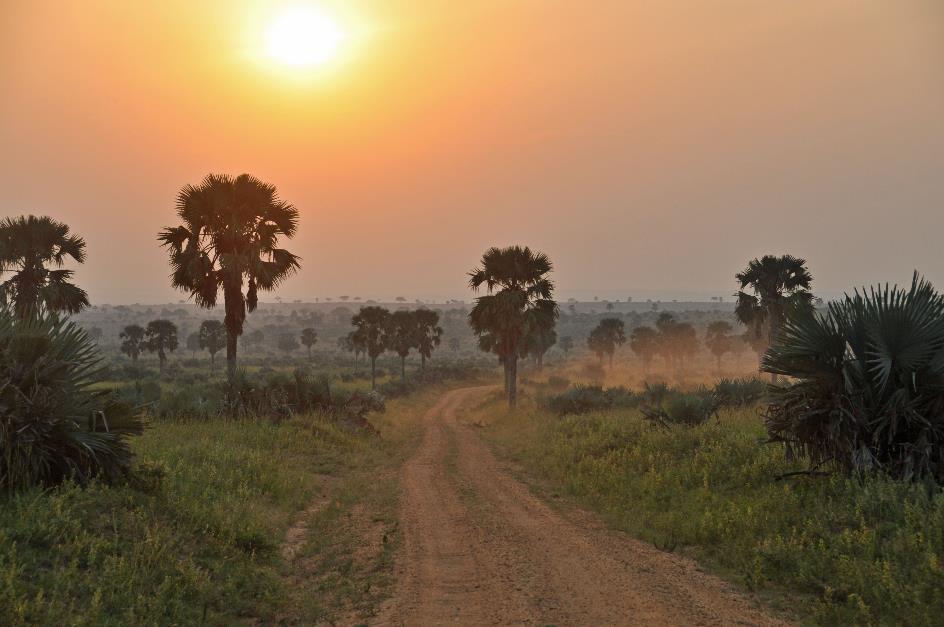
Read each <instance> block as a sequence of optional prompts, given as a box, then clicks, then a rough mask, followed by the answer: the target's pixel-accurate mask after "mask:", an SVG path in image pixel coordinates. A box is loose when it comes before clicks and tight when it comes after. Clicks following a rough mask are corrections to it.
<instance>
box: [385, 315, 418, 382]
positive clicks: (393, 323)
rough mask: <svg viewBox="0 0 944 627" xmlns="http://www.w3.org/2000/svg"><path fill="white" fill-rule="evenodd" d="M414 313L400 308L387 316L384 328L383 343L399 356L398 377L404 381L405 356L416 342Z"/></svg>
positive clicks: (407, 355) (414, 346)
mask: <svg viewBox="0 0 944 627" xmlns="http://www.w3.org/2000/svg"><path fill="white" fill-rule="evenodd" d="M417 335H418V333H417V331H416V315H415V313H414V312H412V311H407V310H405V309H401V310H399V311H394V312H393V313H391V314H390V315H389V316H388V317H387V326H386V329H384V344H385V345H386V347H387V350H391V351H393V352H395V353H396V354H397V355H399V356H400V378H401V379H402V380H404V381H406V358H407V357H409V355H410V350H411V349H413V348H416V344H417Z"/></svg>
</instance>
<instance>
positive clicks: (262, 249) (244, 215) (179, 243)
mask: <svg viewBox="0 0 944 627" xmlns="http://www.w3.org/2000/svg"><path fill="white" fill-rule="evenodd" d="M177 215H178V216H179V217H180V219H181V220H182V221H183V224H181V225H180V226H176V227H168V228H166V229H164V230H163V231H162V232H161V233H160V234H159V235H158V240H159V241H160V242H161V245H162V246H166V247H167V248H168V249H169V251H170V264H171V267H172V268H173V270H174V272H173V274H172V278H171V284H172V285H173V286H174V287H175V288H178V289H181V290H185V291H189V292H190V295H191V296H192V297H193V298H194V299H195V300H196V303H197V304H198V305H200V306H201V307H205V308H207V309H209V308H212V307H215V306H216V302H217V296H218V293H219V291H220V289H222V290H223V302H224V308H225V310H226V317H225V319H224V324H225V325H226V365H227V369H228V372H229V376H230V378H232V377H233V375H234V374H235V372H236V347H237V340H238V338H239V336H240V335H242V332H243V324H244V323H245V321H246V314H247V312H252V311H254V310H255V309H256V306H257V305H258V302H259V300H258V293H259V291H260V290H262V291H271V290H274V289H275V288H277V287H278V286H279V285H280V284H281V283H282V282H283V281H284V280H285V279H286V278H287V277H289V276H291V275H292V274H293V273H294V272H295V271H296V270H298V268H299V267H300V265H299V258H298V257H297V256H296V255H294V254H292V253H290V252H289V251H288V250H285V249H284V248H279V247H278V244H279V238H280V237H281V236H284V237H286V238H291V237H293V236H294V235H295V231H296V230H297V228H298V210H297V209H296V208H295V207H294V206H292V205H290V204H289V203H287V202H285V201H283V200H281V199H279V197H278V192H277V190H276V188H275V186H273V185H270V184H268V183H264V182H262V181H260V180H259V179H257V178H255V177H253V176H250V175H249V174H241V175H239V176H237V177H235V178H233V177H230V176H226V175H216V174H211V175H209V176H207V177H206V178H205V179H204V180H203V182H202V183H200V185H198V186H193V185H187V186H186V187H184V188H183V189H181V190H180V193H179V194H178V196H177ZM244 285H245V287H246V292H245V294H244V293H243V287H244Z"/></svg>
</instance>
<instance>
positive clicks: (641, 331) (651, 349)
mask: <svg viewBox="0 0 944 627" xmlns="http://www.w3.org/2000/svg"><path fill="white" fill-rule="evenodd" d="M629 347H630V348H631V349H632V351H633V352H634V353H636V354H637V355H639V358H640V359H641V360H642V372H643V374H644V375H648V374H649V365H650V364H651V363H652V358H653V357H655V355H656V353H657V352H659V333H658V331H656V330H655V329H653V328H652V327H647V326H639V327H636V328H635V329H633V332H632V333H630V335H629Z"/></svg>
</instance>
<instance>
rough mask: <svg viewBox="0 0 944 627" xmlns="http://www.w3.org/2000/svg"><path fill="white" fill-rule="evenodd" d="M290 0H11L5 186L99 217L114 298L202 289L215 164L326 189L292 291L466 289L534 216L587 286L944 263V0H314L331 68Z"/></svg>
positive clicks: (2, 39)
mask: <svg viewBox="0 0 944 627" xmlns="http://www.w3.org/2000/svg"><path fill="white" fill-rule="evenodd" d="M273 4H274V3H271V2H262V1H261V0H244V1H242V2H239V1H236V0H201V1H200V2H193V1H191V0H163V1H162V2H130V1H124V0H114V1H107V0H31V1H30V2H20V1H18V0H0V84H2V85H3V95H2V98H0V142H2V146H3V150H2V152H0V184H2V187H3V189H4V194H3V199H2V201H0V202H2V210H0V214H3V215H7V214H19V213H27V212H33V213H40V214H49V215H52V216H54V217H56V218H59V219H62V220H64V221H66V222H68V223H69V224H71V225H72V226H73V228H74V229H75V230H76V231H77V232H78V233H80V234H82V235H83V236H85V237H86V239H87V240H88V243H89V261H88V263H87V264H86V266H85V267H84V268H82V269H81V270H80V272H79V275H78V276H79V281H80V283H81V284H82V285H83V286H85V287H86V288H87V289H88V290H89V292H90V293H91V296H92V298H93V300H94V301H96V302H98V303H103V302H110V303H118V302H142V303H147V302H165V301H168V300H177V299H178V298H180V297H181V296H180V295H179V294H177V293H174V292H172V291H171V290H170V288H169V287H168V281H167V274H168V269H167V265H166V255H165V254H164V252H163V251H161V250H160V249H158V248H157V245H156V241H155V236H156V233H157V231H158V230H159V229H160V228H161V227H163V226H165V225H168V224H171V223H172V222H173V220H174V215H173V203H174V197H175V194H176V191H177V190H178V188H179V187H180V186H182V185H184V184H186V183H191V182H197V181H198V180H199V179H200V178H202V176H203V175H205V174H206V173H208V172H211V171H212V172H228V173H233V174H236V173H240V172H244V171H247V172H251V173H253V174H256V175H257V176H259V177H261V178H263V179H265V180H268V181H270V182H272V183H274V184H276V185H277V186H278V187H279V189H280V190H281V192H282V195H283V197H284V198H286V199H287V200H289V201H291V202H293V203H295V204H296V205H297V206H298V208H299V209H300V211H301V214H302V224H301V231H300V233H299V235H298V237H297V238H296V239H295V240H294V241H293V242H292V243H291V245H290V248H291V249H292V250H293V251H295V252H297V253H299V254H300V255H302V256H303V258H304V269H303V271H302V273H301V274H299V275H298V276H297V277H296V278H294V279H293V280H291V281H290V282H289V283H288V284H287V285H286V286H285V287H284V289H283V290H282V292H281V295H282V296H283V298H286V299H295V298H303V299H306V300H307V299H313V298H314V297H316V296H317V297H322V298H323V297H326V296H337V295H339V294H351V295H360V296H362V297H364V298H371V297H374V298H386V297H391V296H394V295H399V294H403V295H406V296H408V297H411V298H412V297H422V298H430V297H437V296H438V297H453V296H455V297H468V296H469V294H468V292H467V291H466V290H465V287H464V285H465V276H464V273H465V272H466V271H467V270H469V269H470V268H471V267H472V266H473V265H475V263H476V261H477V259H478V257H479V256H480V254H481V252H482V251H483V250H484V249H485V248H486V247H487V246H490V245H493V244H507V243H512V242H522V243H528V244H530V245H532V246H534V247H538V248H541V249H543V250H545V251H546V252H547V253H549V254H550V255H551V257H552V259H553V260H554V261H555V262H556V265H557V273H556V277H557V280H558V284H559V288H560V294H561V296H563V297H567V296H571V295H576V296H592V295H599V296H601V297H622V298H625V297H626V296H630V295H633V296H636V297H637V298H644V297H646V296H647V295H653V294H654V293H655V292H656V291H659V290H663V291H664V293H665V295H666V297H673V296H675V297H685V296H695V295H711V294H730V293H731V292H733V290H734V285H733V278H732V277H733V274H734V273H735V272H736V271H738V270H739V269H740V268H741V267H742V266H743V265H745V263H746V261H747V259H749V258H750V257H752V256H755V255H759V254H763V253H765V252H777V253H780V252H790V253H793V254H796V255H802V256H806V257H807V258H808V259H809V262H810V267H811V269H812V271H813V274H814V276H815V277H816V279H817V281H816V287H817V288H818V291H819V292H821V293H825V294H827V295H829V294H831V293H835V292H840V291H842V290H845V289H848V288H850V287H852V286H853V285H856V284H861V283H863V282H868V283H871V282H875V281H880V280H881V281H886V280H888V281H896V280H897V281H907V280H908V279H909V278H910V273H911V270H912V269H914V268H918V269H920V270H922V271H923V272H925V273H926V274H927V275H928V276H929V277H930V278H931V279H932V280H934V281H935V282H936V283H938V285H939V286H940V287H944V255H942V253H941V249H942V246H941V244H940V241H941V238H942V234H944V203H942V199H944V174H942V173H944V4H942V3H940V2H939V1H938V0H895V1H894V2H891V1H885V0H881V1H880V0H874V1H868V0H855V1H854V0H842V1H840V0H835V1H833V0H816V1H813V0H808V1H797V2H788V1H785V0H784V1H780V0H740V1H734V0H688V1H681V0H649V1H642V0H639V1H635V0H584V1H579V2H578V1H577V0H571V1H563V0H560V1H556V0H518V1H515V0H505V1H498V0H477V1H475V2H462V3H460V2H453V1H451V0H441V1H434V0H384V1H380V0H377V1H374V2H367V1H363V2H360V1H358V0H346V1H344V2H330V1H327V0H325V1H322V2H319V1H317V0H311V2H310V4H314V5H319V6H322V7H325V8H326V9H327V10H329V11H334V12H335V13H336V14H338V15H339V16H343V21H345V22H346V23H349V24H353V25H354V27H355V28H356V30H357V37H356V38H355V39H354V40H352V41H350V42H349V43H348V45H347V48H346V50H345V51H344V56H343V58H342V59H340V61H339V62H338V64H337V65H336V66H335V67H333V68H332V69H331V70H330V71H329V72H324V73H315V75H314V76H309V75H305V74H300V73H297V72H296V73H286V72H285V71H284V70H281V69H279V68H277V67H276V66H275V65H273V64H272V63H270V62H267V61H265V60H263V59H261V58H260V55H261V52H260V46H261V44H260V38H261V33H262V32H263V31H264V29H265V25H266V21H267V20H268V19H270V18H271V15H272V11H273ZM296 4H297V3H296ZM460 7H461V8H460Z"/></svg>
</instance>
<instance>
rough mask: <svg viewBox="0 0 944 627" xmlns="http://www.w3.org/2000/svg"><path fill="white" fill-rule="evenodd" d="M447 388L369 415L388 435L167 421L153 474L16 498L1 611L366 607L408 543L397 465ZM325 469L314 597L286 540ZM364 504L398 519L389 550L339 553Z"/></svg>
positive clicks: (5, 532)
mask: <svg viewBox="0 0 944 627" xmlns="http://www.w3.org/2000/svg"><path fill="white" fill-rule="evenodd" d="M439 392H441V390H438V389H437V390H433V389H429V390H424V391H423V392H420V393H418V394H416V395H413V396H411V397H409V398H405V399H399V400H396V401H393V402H391V403H388V409H387V412H386V413H385V414H381V415H377V414H375V415H372V416H371V421H372V422H373V423H374V424H375V425H377V426H378V428H379V429H380V431H381V434H382V436H381V437H378V436H376V435H373V434H370V433H367V432H359V433H351V432H348V431H346V430H344V429H342V428H340V427H339V426H337V425H336V424H334V423H333V422H328V421H326V420H324V419H322V418H319V417H315V416H299V417H295V418H293V419H291V420H288V421H285V422H282V423H280V424H275V423H272V422H270V421H267V420H255V421H253V420H235V421H230V420H221V419H212V420H209V421H196V422H184V421H169V422H158V423H156V424H154V425H152V428H150V429H149V430H147V431H146V433H145V434H144V435H143V436H141V437H140V438H137V439H136V440H135V441H134V448H135V451H136V452H137V454H138V462H139V463H140V464H142V467H143V468H144V472H143V473H142V477H143V479H142V480H141V481H142V482H143V483H145V484H153V485H151V486H150V487H148V486H142V485H137V486H131V485H125V486H112V487H108V486H103V485H96V484H93V485H90V486H86V487H78V486H75V485H66V486H61V487H58V488H54V489H50V490H45V491H44V490H39V489H36V490H32V491H28V492H25V493H21V494H19V495H17V496H14V497H11V498H8V499H6V500H4V501H3V502H2V507H0V547H3V550H2V551H0V623H3V624H11V625H17V624H48V625H126V624H206V623H209V624H240V623H247V624H248V623H255V622H259V621H262V622H274V621H275V620H277V619H278V620H288V621H289V622H292V621H296V622H297V621H300V622H302V623H306V622H312V621H313V620H315V619H320V620H328V621H330V620H331V619H332V616H333V615H334V613H336V612H338V611H341V610H342V609H343V608H345V607H349V606H350V607H354V608H355V609H358V610H359V611H361V612H362V613H369V611H370V607H371V606H372V605H373V604H375V603H377V602H379V599H380V598H382V596H383V591H384V589H385V586H386V585H387V584H388V583H389V577H390V572H391V566H390V557H389V555H387V553H389V552H390V551H392V547H394V546H395V545H396V529H395V523H396V515H395V509H396V478H395V476H394V475H392V474H391V472H390V469H392V468H395V467H396V466H397V465H398V464H399V461H400V460H401V459H402V458H403V456H405V455H406V454H407V453H408V450H409V448H410V447H412V446H414V445H415V442H416V432H417V425H418V419H417V417H418V416H421V415H422V412H423V411H424V409H425V407H426V406H427V405H428V404H431V403H432V402H433V400H434V399H435V397H436V395H437V394H438V393H439ZM385 473H386V474H385ZM156 475H163V478H162V479H157V478H155V477H156ZM326 475H328V476H330V477H332V478H333V479H334V480H332V481H331V482H330V484H331V486H332V491H331V494H330V502H329V504H328V506H327V508H326V509H325V510H324V512H322V513H320V514H319V515H318V516H316V520H315V521H313V522H312V524H311V525H310V526H309V530H308V532H309V540H308V542H307V543H306V545H305V548H304V551H303V555H304V557H305V559H307V560H314V561H315V562H316V563H318V564H321V568H322V569H324V570H326V571H328V572H322V571H320V570H318V569H317V568H316V569H315V575H316V576H317V581H318V585H317V586H315V587H312V588H309V589H308V590H307V594H308V596H310V597H313V600H312V603H310V604H308V605H307V606H305V605H300V604H298V603H296V602H295V601H296V595H295V594H294V592H293V591H292V590H291V589H290V588H291V586H290V585H288V576H289V575H290V573H291V569H292V568H293V566H290V565H287V564H285V563H284V561H283V559H282V556H281V554H280V550H279V549H280V545H281V543H282V541H283V537H284V535H285V532H286V529H287V528H288V527H289V526H290V525H291V524H292V521H293V520H294V519H295V518H296V517H297V516H298V513H299V512H300V511H301V510H303V509H304V508H305V507H306V505H307V504H308V503H309V501H310V500H311V499H312V498H313V497H315V496H316V495H317V494H318V492H319V490H322V489H323V488H324V486H325V476H326ZM372 477H380V478H381V479H380V480H372V479H371V478H372ZM384 477H386V478H384ZM149 478H150V480H149ZM354 511H359V512H363V516H366V517H367V518H368V519H369V520H370V521H373V520H374V519H379V520H381V521H383V524H384V525H386V528H385V531H384V532H383V534H382V535H383V537H384V538H386V541H385V542H383V545H382V546H381V549H383V550H382V551H380V553H382V554H383V557H382V558H381V559H379V560H367V561H366V562H364V563H358V562H352V563H351V564H350V565H345V564H343V563H341V562H340V561H339V558H337V556H338V555H341V554H342V553H344V552H345V551H348V552H352V551H353V548H352V547H356V546H357V545H358V543H359V542H361V540H360V539H359V536H358V534H357V533H356V532H353V531H351V530H349V529H347V528H346V526H345V519H346V517H350V516H351V515H352V514H351V513H352V512H354ZM322 514H323V515H322ZM387 545H389V547H388V548H385V547H387ZM332 555H334V556H335V557H332ZM358 569H361V570H358ZM339 573H340V574H339Z"/></svg>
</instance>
